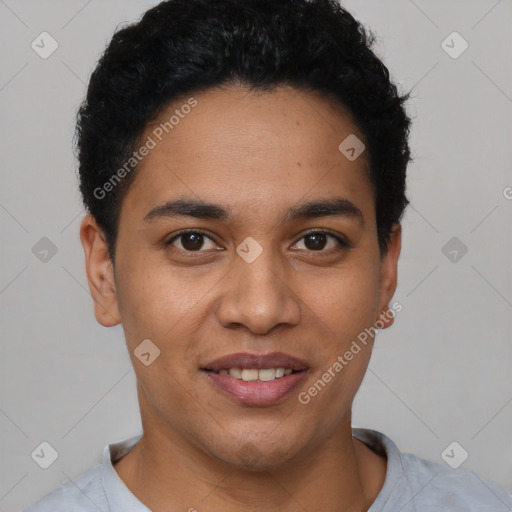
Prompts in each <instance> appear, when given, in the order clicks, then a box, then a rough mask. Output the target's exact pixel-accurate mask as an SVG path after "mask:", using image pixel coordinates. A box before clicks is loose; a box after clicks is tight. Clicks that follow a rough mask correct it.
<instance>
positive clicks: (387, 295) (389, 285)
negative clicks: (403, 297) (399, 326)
mask: <svg viewBox="0 0 512 512" xmlns="http://www.w3.org/2000/svg"><path fill="white" fill-rule="evenodd" d="M401 246H402V226H401V225H400V224H396V223H395V224H393V226H392V229H391V235H390V239H389V242H388V245H387V252H386V254H385V255H384V256H383V257H382V260H381V266H380V299H379V318H378V319H377V320H380V321H381V322H382V323H383V324H384V327H383V328H384V329H386V328H387V327H391V326H392V325H393V322H394V320H395V318H394V315H390V314H387V315H386V312H387V311H388V310H389V307H388V304H389V302H390V301H391V299H392V298H393V295H394V293H395V290H396V285H397V274H398V272H397V269H398V257H399V256H400V249H401Z"/></svg>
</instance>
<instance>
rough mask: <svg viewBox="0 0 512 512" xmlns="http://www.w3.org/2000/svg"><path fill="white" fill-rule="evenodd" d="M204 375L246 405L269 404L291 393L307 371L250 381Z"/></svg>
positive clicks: (210, 373) (225, 376)
mask: <svg viewBox="0 0 512 512" xmlns="http://www.w3.org/2000/svg"><path fill="white" fill-rule="evenodd" d="M205 373H206V375H207V376H208V378H209V379H210V382H212V383H213V384H214V385H215V386H216V387H217V388H218V389H220V390H221V391H223V392H224V393H226V394H227V395H229V396H230V397H231V398H233V399H234V400H235V401H237V402H239V403H241V404H246V405H271V404H275V403H276V402H278V401H279V400H281V399H283V398H284V397H285V396H286V395H288V394H289V393H291V392H292V391H293V390H294V389H295V388H296V387H297V386H298V385H299V383H300V382H301V381H302V379H303V378H304V377H305V376H306V373H307V371H306V370H303V371H300V372H297V373H291V374H290V375H285V376H284V377H280V378H278V379H274V380H270V381H266V382H263V381H252V382H246V381H244V380H240V379H235V378H234V377H231V376H230V375H220V374H219V373H215V372H208V371H205Z"/></svg>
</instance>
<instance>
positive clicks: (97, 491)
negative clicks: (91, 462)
mask: <svg viewBox="0 0 512 512" xmlns="http://www.w3.org/2000/svg"><path fill="white" fill-rule="evenodd" d="M101 472H102V466H101V464H98V465H97V466H95V467H93V468H92V469H90V470H89V471H87V472H86V473H83V474H82V475H80V476H78V477H76V478H74V479H73V480H72V481H69V482H66V483H64V484H62V485H61V486H60V487H58V488H57V489H55V490H53V491H51V492H50V493H48V494H47V495H46V496H43V497H42V498H41V499H40V500H38V501H37V502H36V503H34V504H33V505H30V506H29V507H28V508H25V509H24V510H22V512H69V511H70V510H72V511H73V512H89V511H90V512H98V510H108V506H107V505H108V504H107V502H106V497H105V493H104V492H103V488H102V484H101Z"/></svg>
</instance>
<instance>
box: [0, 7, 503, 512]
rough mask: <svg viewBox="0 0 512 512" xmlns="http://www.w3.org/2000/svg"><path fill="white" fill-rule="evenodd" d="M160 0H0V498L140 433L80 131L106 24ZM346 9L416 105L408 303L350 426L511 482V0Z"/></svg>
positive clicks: (13, 502) (407, 230) (407, 236)
mask: <svg viewBox="0 0 512 512" xmlns="http://www.w3.org/2000/svg"><path fill="white" fill-rule="evenodd" d="M155 3H156V2H143V1H140V0H139V1H135V0H131V1H126V0H123V1H121V0H117V1H100V0H92V1H89V2H87V1H84V0H80V1H78V0H77V1H66V2H64V1H41V0H37V1H36V0H33V1H28V0H24V1H14V0H0V26H1V29H2V30H1V36H0V37H1V45H2V65H1V67H0V123H1V141H2V151H1V171H0V172H1V187H0V227H1V233H2V243H1V244H0V257H1V266H0V321H1V357H0V369H1V374H0V375H1V396H0V429H1V431H0V432H1V435H0V443H1V457H0V461H1V462H0V463H1V472H0V510H2V511H14V510H19V509H20V508H22V507H24V506H26V505H28V504H30V503H32V502H34V501H35V500H36V499H37V498H39V497H41V496H42V495H43V494H45V493H47V492H49V491H50V490H52V489H53V488H55V487H57V486H58V485H60V484H61V483H64V482H66V481H68V480H69V479H73V478H74V477H76V476H77V475H79V474H81V473H83V472H84V471H86V470H88V469H89V468H91V467H92V466H93V465H94V464H96V463H98V462H99V461H100V459H101V453H102V449H103V447H104V445H105V444H107V443H111V442H114V441H117V440H120V439H122V438H125V437H128V436H131V435H133V434H136V433H138V432H139V431H140V419H139V412H138V405H137V400H136V394H135V379H134V373H133V370H132V369H131V364H130V360H129V358H128V354H127V351H126V348H125V345H124V338H123V332H122V329H121V327H120V326H117V327H115V328H110V329H106V328H103V327H101V326H100V325H99V324H97V323H96V321H95V319H94V316H93V309H92V299H91V297H90V295H89V291H88V286H87V281H86V277H85V270H84V255H83V251H82V247H81V244H80V241H79V237H78V228H79V224H80V219H81V218H82V216H83V210H82V207H81V204H80V198H79V194H78V191H77V182H76V178H75V170H76V162H75V160H74V157H73V153H72V138H73V129H74V121H75V119H74V115H75V111H76V109H77V107H78V105H79V102H80V101H81V99H82V97H83V95H84V92H85V84H86V82H87V80H88V77H89V75H90V73H91V71H92V69H93V67H94V65H95V62H96V61H97V59H98V57H99V56H100V53H101V52H102V50H103V49H104V46H105V44H106V43H107V42H108V40H109V39H110V37H111V36H112V33H113V31H114V29H115V28H116V27H117V26H118V25H120V24H122V23H124V22H130V21H134V20H136V19H137V18H138V17H139V15H140V14H141V13H142V12H143V11H144V10H145V9H146V8H147V7H149V6H151V5H154V4H155ZM344 4H345V5H346V6H347V7H348V8H349V10H351V12H352V13H353V14H354V16H355V17H356V18H359V19H361V20H362V21H364V23H365V24H367V25H368V26H370V27H371V28H372V29H374V30H375V32H376V33H377V34H378V35H379V36H380V43H379V46H378V49H377V53H378V54H379V55H380V56H381V57H383V58H384V59H385V62H386V64H387V65H388V67H389V69H390V71H391V73H392V76H393V77H394V79H395V80H396V81H397V82H398V83H399V84H400V85H401V87H402V88H403V90H408V89H410V88H411V87H413V86H414V90H413V98H412V101H410V102H409V107H408V108H409V113H410V114H411V115H412V116H414V117H415V121H414V123H415V124H414V127H413V130H412V134H411V145H412V150H413V156H414V158H415V162H414V163H413V164H411V166H410V168H409V176H408V196H409V199H410V200H411V203H412V205H411V206H410V207H409V209H408V211H407V213H406V216H405V218H404V222H403V228H404V232H403V248H402V255H401V259H400V264H399V284H398V290H397V292H396V294H395V300H398V301H400V302H401V303H402V304H403V311H402V312H400V313H399V314H398V316H397V319H396V323H395V325H394V326H393V327H391V328H390V329H388V330H385V331H382V332H381V333H380V334H379V336H378V338H377V341H376V346H375V350H374V353H373V356H372V360H371V363H370V368H369V370H368V373H367V375H366V377H365V380H364V382H363V385H362V388H361V390H360V392H359V394H358V396H357V398H356V402H355V406H354V421H353V424H354V426H361V427H367V428H374V429H377V430H380V431H382V432H384V433H386V434H387V435H388V436H390V437H391V438H392V439H393V440H394V441H395V442H396V443H397V444H398V446H399V447H400V448H401V449H402V450H403V451H406V452H412V453H415V454H417V455H419V456H421V457H424V458H427V459H431V460H435V461H438V462H442V458H441V453H442V452H443V450H444V449H445V448H446V447H447V446H448V445H449V444H450V443H451V442H453V441H457V442H458V443H459V444H460V445H461V446H462V447H464V449H465V450H467V452H468V453H469V458H468V459H467V460H466V461H465V462H464V463H463V465H462V466H461V467H463V468H467V469H472V470H474V471H477V472H478V473H479V474H480V475H481V476H484V477H486V478H488V479H491V480H494V481H495V482H497V483H498V484H500V485H502V486H504V487H506V488H507V489H508V490H510V491H512V435H511V433H512V403H511V402H512V372H511V367H512V364H511V363H512V343H511V336H510V332H511V329H512V314H511V313H512V267H511V264H510V262H511V258H510V254H511V253H512V200H510V199H507V198H506V197H505V196H506V195H508V196H509V197H511V196H512V189H507V187H512V172H511V162H512V149H511V148H512V144H511V142H512V141H511V135H512V130H511V128H512V98H511V97H512V83H511V82H512V64H511V62H512V61H511V59H510V55H511V50H512V30H511V22H510V20H512V2H511V1H510V0H501V1H495V0H478V1H477V0H472V1H468V0H464V1H462V0H459V1H453V0H451V1H449V2H447V1H442V0H429V1H427V0H415V1H414V2H413V1H412V0H411V1H409V0H393V1H389V0H388V1H386V2H382V1H381V0H366V1H365V2H361V1H359V2H357V1H347V2H344ZM43 31H47V32H49V33H50V34H51V35H52V36H53V37H54V38H55V39H56V40H57V41H58V44H59V47H58V49H57V50H56V51H55V53H53V54H52V55H51V56H50V57H49V58H48V59H42V58H41V57H39V55H38V54H36V53H35V51H33V50H32V48H31V42H32V41H33V40H34V39H35V38H36V37H37V36H38V35H39V34H40V33H41V32H43ZM453 31H457V32H459V33H460V34H461V35H462V37H463V38H464V39H465V40H466V41H467V42H468V43H469V48H468V49H467V50H466V51H465V52H464V53H463V54H462V55H460V56H459V57H458V58H456V59H454V58H452V57H450V56H449V55H448V54H447V53H446V52H445V51H444V49H443V48H442V46H441V43H442V41H443V40H444V39H445V38H446V37H447V36H448V35H449V34H451V33H452V32H453ZM450 44H451V45H452V46H453V45H455V50H457V49H458V48H460V46H457V45H458V44H459V43H453V44H452V43H450ZM507 191H509V192H510V193H509V194H507ZM42 237H47V238H49V239H50V240H51V241H52V242H53V244H55V246H56V248H57V252H56V254H55V255H54V256H53V257H51V258H49V259H48V261H47V262H42V261H40V259H38V258H37V257H36V255H34V253H33V252H32V248H33V246H34V245H35V244H36V243H37V242H38V241H39V240H40V239H41V238H42ZM452 237H457V238H458V239H459V240H460V242H462V243H463V244H464V245H465V246H467V248H468V252H467V254H465V255H463V256H462V257H461V255H462V253H461V252H460V251H459V252H458V253H457V254H458V259H457V261H455V262H454V261H451V260H450V259H449V258H448V257H447V256H446V255H445V254H444V253H443V250H442V248H443V247H444V245H445V244H446V243H447V242H448V241H449V240H450V239H451V238H452ZM460 242H456V243H457V244H459V245H460ZM445 252H446V253H447V251H446V250H445ZM50 254H51V253H50ZM449 256H450V255H449ZM42 441H47V442H49V443H50V444H51V445H52V446H53V447H54V448H55V449H56V450H57V452H58V455H59V456H58V459H57V460H56V461H55V463H54V464H52V465H51V466H50V467H49V468H48V469H46V470H44V469H41V468H40V467H39V466H38V465H37V464H36V463H35V462H34V461H33V460H32V458H31V453H32V451H33V450H34V449H35V448H36V447H37V446H38V445H39V444H40V443H41V442H42ZM457 456H459V455H457Z"/></svg>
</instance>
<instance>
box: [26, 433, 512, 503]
mask: <svg viewBox="0 0 512 512" xmlns="http://www.w3.org/2000/svg"><path fill="white" fill-rule="evenodd" d="M352 435H353V436H354V437H356V438H357V439H359V440H360V441H362V442H364V443H365V444H366V445H368V446H369V447H370V448H371V449H372V450H374V451H375V452H377V453H382V454H386V456H387V459H388V463H387V471H386V479H385V481H384V485H383V487H382V489H381V491H380V493H379V495H378V496H377V498H376V500H375V501H374V502H373V504H372V506H371V507H370V509H369V510H368V512H512V494H510V493H509V492H508V491H506V490H505V489H503V488H502V487H500V486H498V485H496V484H495V483H493V482H490V481H489V480H486V479H485V478H482V477H481V476H479V475H477V474H476V473H474V472H472V471H468V470H465V469H462V468H457V469H452V468H451V467H450V466H448V465H446V464H441V463H438V462H431V461H428V460H424V459H421V458H419V457H417V456H416V455H412V454H409V453H401V452H400V450H399V449H398V447H397V446H396V445H395V443H393V441H391V439H390V438H389V437H387V436H386V435H384V434H382V433H381V432H377V431H376V430H370V429H365V428H353V429H352ZM141 437H142V435H141V434H139V435H136V436H133V437H130V438H128V439H125V440H123V441H118V442H116V443H113V444H109V445H107V446H105V448H104V450H103V461H102V463H101V464H98V465H97V466H95V467H93V468H92V469H90V470H89V471H87V472H86V473H83V474H82V475H80V476H78V477H77V478H75V479H74V480H73V482H66V483H65V484H62V485H61V486H60V487H59V488H57V489H55V490H54V491H52V492H50V493H49V494H47V495H46V496H44V497H43V498H41V499H40V500H39V501H38V502H36V503H34V504H33V505H32V506H30V507H28V508H27V509H25V510H23V511H22V512H99V511H101V512H150V509H149V508H148V507H146V506H145V505H144V504H143V503H141V502H140V501H139V500H138V499H137V498H136V497H135V496H134V495H133V494H132V493H131V491H130V490H129V489H128V488H127V487H126V485H125V484H124V482H123V481H122V480H121V478H119V476H118V474H117V472H116V470H115V469H114V467H113V465H112V464H113V463H114V462H116V461H117V460H119V459H120V458H121V457H122V456H123V455H125V454H126V453H128V452H129V451H130V450H131V448H133V446H134V445H135V444H136V443H137V442H138V441H139V439H140V438H141ZM196 505H197V506H196V507H195V508H196V509H197V510H201V507H200V506H199V504H196ZM190 506H191V507H194V503H191V504H190ZM203 508H204V507H203Z"/></svg>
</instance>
